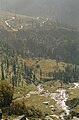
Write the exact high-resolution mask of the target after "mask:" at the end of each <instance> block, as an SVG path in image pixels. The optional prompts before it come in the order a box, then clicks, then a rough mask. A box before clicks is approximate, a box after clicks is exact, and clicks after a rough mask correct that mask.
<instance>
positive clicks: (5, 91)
mask: <svg viewBox="0 0 79 120" xmlns="http://www.w3.org/2000/svg"><path fill="white" fill-rule="evenodd" d="M12 99H13V90H12V87H11V85H10V84H9V82H7V81H6V80H4V81H1V82H0V107H2V108H3V107H7V106H9V105H10V103H11V102H12Z"/></svg>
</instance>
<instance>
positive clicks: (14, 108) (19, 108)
mask: <svg viewBox="0 0 79 120" xmlns="http://www.w3.org/2000/svg"><path fill="white" fill-rule="evenodd" d="M12 114H13V115H22V114H25V115H26V116H27V117H35V118H43V116H44V114H43V113H42V112H41V111H40V110H38V109H36V108H35V107H34V106H25V103H24V101H23V100H19V101H14V102H12V103H11V105H10V115H12Z"/></svg>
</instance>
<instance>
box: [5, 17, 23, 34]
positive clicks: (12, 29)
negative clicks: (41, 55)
mask: <svg viewBox="0 0 79 120" xmlns="http://www.w3.org/2000/svg"><path fill="white" fill-rule="evenodd" d="M15 19H16V17H12V18H11V19H8V20H6V21H5V24H6V25H7V27H8V28H10V30H8V31H14V32H17V31H18V30H22V29H23V26H22V25H21V26H20V28H18V29H14V28H13V27H12V26H11V25H10V24H9V22H10V21H13V20H15Z"/></svg>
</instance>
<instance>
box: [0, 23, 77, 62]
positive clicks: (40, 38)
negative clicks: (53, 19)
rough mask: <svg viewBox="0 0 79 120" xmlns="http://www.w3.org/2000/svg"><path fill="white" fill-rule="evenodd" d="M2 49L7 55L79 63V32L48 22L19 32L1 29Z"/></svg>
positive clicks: (0, 40) (0, 47)
mask: <svg viewBox="0 0 79 120" xmlns="http://www.w3.org/2000/svg"><path fill="white" fill-rule="evenodd" d="M50 24H51V25H50ZM0 43H1V44H0V49H1V51H2V52H3V51H4V52H5V53H6V54H7V55H12V54H18V55H22V57H26V56H31V57H33V56H34V57H45V58H51V59H58V60H61V61H66V62H71V63H76V64H78V63H79V48H78V46H79V32H78V31H75V30H73V29H69V28H68V29H67V28H65V27H56V26H55V27H54V25H53V24H52V23H50V22H48V23H47V24H46V25H45V24H43V25H42V26H40V25H37V27H36V28H34V27H33V26H32V27H30V28H28V29H23V30H18V31H17V32H12V31H7V30H5V29H4V28H3V27H0Z"/></svg>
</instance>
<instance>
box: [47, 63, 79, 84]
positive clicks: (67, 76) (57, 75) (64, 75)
mask: <svg viewBox="0 0 79 120" xmlns="http://www.w3.org/2000/svg"><path fill="white" fill-rule="evenodd" d="M49 77H51V78H52V79H53V80H61V81H62V82H63V83H73V82H79V66H76V65H67V66H65V67H64V70H63V71H61V70H57V71H54V72H50V73H49Z"/></svg>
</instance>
